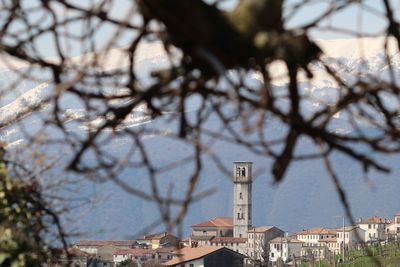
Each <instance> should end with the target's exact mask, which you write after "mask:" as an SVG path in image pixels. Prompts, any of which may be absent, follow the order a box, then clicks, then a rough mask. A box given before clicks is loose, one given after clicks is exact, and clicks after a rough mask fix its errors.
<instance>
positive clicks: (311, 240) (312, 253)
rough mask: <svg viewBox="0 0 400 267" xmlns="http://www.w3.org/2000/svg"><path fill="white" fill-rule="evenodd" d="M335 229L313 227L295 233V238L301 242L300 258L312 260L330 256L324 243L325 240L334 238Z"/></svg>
mask: <svg viewBox="0 0 400 267" xmlns="http://www.w3.org/2000/svg"><path fill="white" fill-rule="evenodd" d="M336 232H337V230H336V229H333V228H323V227H315V228H310V229H306V230H303V231H301V232H299V233H296V234H295V235H296V238H297V239H298V240H300V241H302V242H303V246H302V249H301V252H300V256H302V257H307V258H311V257H312V258H314V259H324V258H326V257H328V256H329V255H330V252H329V249H328V247H327V246H326V243H325V242H323V241H324V240H325V239H327V238H335V237H336Z"/></svg>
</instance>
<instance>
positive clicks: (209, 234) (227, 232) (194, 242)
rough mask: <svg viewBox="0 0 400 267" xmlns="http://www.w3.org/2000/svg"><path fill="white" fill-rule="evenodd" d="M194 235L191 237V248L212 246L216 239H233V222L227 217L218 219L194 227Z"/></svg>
mask: <svg viewBox="0 0 400 267" xmlns="http://www.w3.org/2000/svg"><path fill="white" fill-rule="evenodd" d="M191 228H192V234H191V235H190V237H189V246H191V247H195V246H204V245H211V239H213V238H214V237H227V236H229V237H232V236H233V220H232V218H227V217H217V218H214V219H210V220H207V221H203V222H201V223H198V224H195V225H192V227H191Z"/></svg>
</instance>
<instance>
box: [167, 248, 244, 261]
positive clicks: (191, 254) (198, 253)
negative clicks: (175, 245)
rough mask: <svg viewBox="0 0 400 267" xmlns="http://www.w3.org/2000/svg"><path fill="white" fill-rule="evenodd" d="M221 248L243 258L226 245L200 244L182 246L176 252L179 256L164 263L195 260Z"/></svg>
mask: <svg viewBox="0 0 400 267" xmlns="http://www.w3.org/2000/svg"><path fill="white" fill-rule="evenodd" d="M221 249H225V250H228V251H232V253H235V254H237V255H241V256H243V258H244V257H245V256H244V255H242V254H240V253H237V252H235V251H233V250H230V249H228V248H226V247H217V246H202V247H197V248H183V249H180V250H179V251H177V252H178V254H179V256H178V257H176V258H174V259H172V260H170V261H167V262H166V263H164V264H165V265H166V266H174V265H178V264H182V263H185V262H188V261H192V260H196V259H200V258H202V257H205V256H207V255H208V254H211V253H214V252H216V251H218V250H221Z"/></svg>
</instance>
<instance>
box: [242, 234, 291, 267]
mask: <svg viewBox="0 0 400 267" xmlns="http://www.w3.org/2000/svg"><path fill="white" fill-rule="evenodd" d="M284 234H285V232H284V231H282V230H281V229H279V228H277V227H275V226H259V227H252V228H250V229H249V230H248V232H247V251H246V255H247V257H248V259H247V260H251V261H252V262H253V263H255V262H262V261H264V259H265V258H266V255H265V254H268V248H269V242H270V241H271V240H273V239H274V238H277V237H283V236H284Z"/></svg>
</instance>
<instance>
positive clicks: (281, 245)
mask: <svg viewBox="0 0 400 267" xmlns="http://www.w3.org/2000/svg"><path fill="white" fill-rule="evenodd" d="M302 246H303V242H301V241H300V240H297V239H294V238H289V237H277V238H274V239H273V240H271V242H270V243H269V261H271V262H273V263H274V262H276V261H277V260H278V259H279V258H281V259H282V260H283V262H290V261H291V260H293V259H294V257H298V256H300V253H301V248H302Z"/></svg>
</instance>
